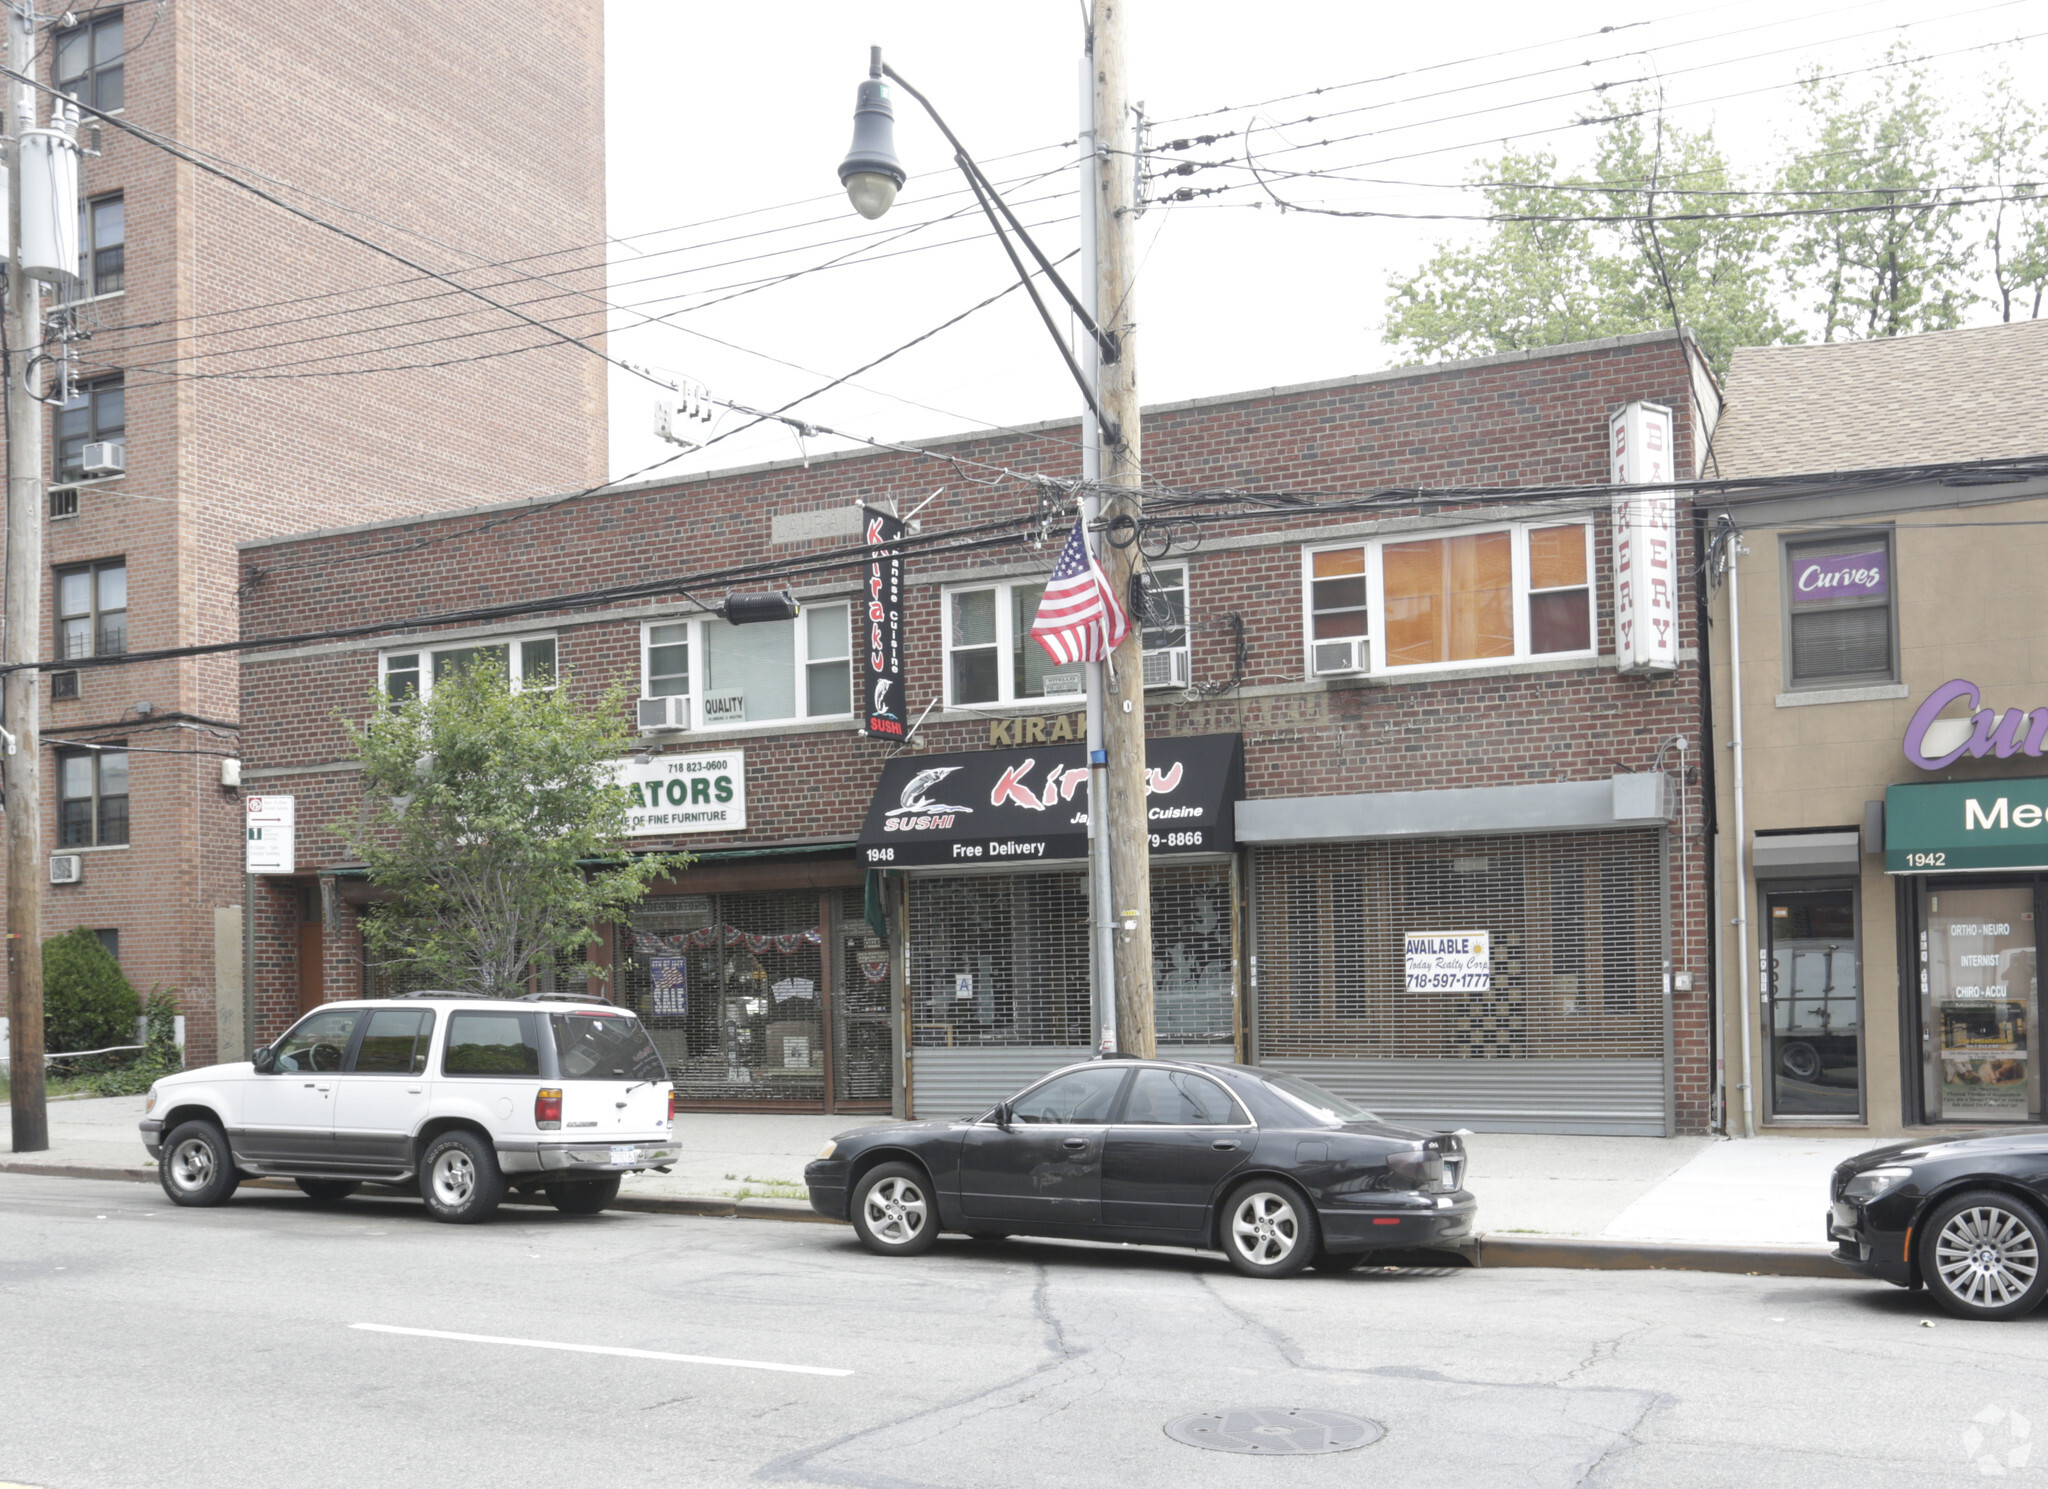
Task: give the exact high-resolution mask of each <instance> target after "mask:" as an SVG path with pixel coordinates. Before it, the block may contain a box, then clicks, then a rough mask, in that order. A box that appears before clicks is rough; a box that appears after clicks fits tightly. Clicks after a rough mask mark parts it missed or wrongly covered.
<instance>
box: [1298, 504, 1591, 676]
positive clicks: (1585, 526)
mask: <svg viewBox="0 0 2048 1489" xmlns="http://www.w3.org/2000/svg"><path fill="white" fill-rule="evenodd" d="M1303 559H1304V562H1303V568H1304V574H1303V591H1304V592H1303V597H1302V601H1303V610H1304V612H1305V614H1304V625H1305V630H1306V632H1307V635H1306V637H1305V640H1306V643H1307V649H1308V653H1309V667H1310V670H1311V671H1312V672H1314V673H1319V674H1325V675H1327V674H1333V673H1347V672H1350V673H1356V672H1390V671H1398V670H1401V669H1405V668H1411V667H1413V668H1423V667H1455V666H1461V665H1470V664H1476V663H1484V662H1492V661H1514V660H1522V659H1531V658H1536V657H1563V656H1589V655H1592V653H1593V638H1594V618H1595V611H1594V604H1593V582H1592V575H1593V527H1592V524H1591V523H1588V522H1566V523H1541V522H1537V523H1517V524H1514V525H1512V526H1502V527H1498V528H1491V529H1487V530H1484V531H1480V532H1458V533H1447V534H1444V535H1442V536H1438V537H1422V538H1398V539H1395V538H1389V539H1376V540H1372V541H1368V542H1364V543H1350V544H1345V545H1342V546H1339V547H1330V548H1315V549H1310V550H1308V551H1307V552H1306V553H1305V554H1304V555H1303Z"/></svg>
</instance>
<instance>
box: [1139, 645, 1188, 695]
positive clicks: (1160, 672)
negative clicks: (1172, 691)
mask: <svg viewBox="0 0 2048 1489" xmlns="http://www.w3.org/2000/svg"><path fill="white" fill-rule="evenodd" d="M1144 672H1145V686H1146V687H1147V688H1185V687H1186V686H1187V685H1188V652H1187V648H1186V647H1184V646H1169V647H1167V648H1165V649H1164V650H1161V651H1148V652H1146V653H1145V667H1144Z"/></svg>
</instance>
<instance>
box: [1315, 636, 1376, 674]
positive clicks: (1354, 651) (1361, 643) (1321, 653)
mask: <svg viewBox="0 0 2048 1489" xmlns="http://www.w3.org/2000/svg"><path fill="white" fill-rule="evenodd" d="M1314 655H1315V667H1316V676H1317V677H1328V676H1330V675H1331V674H1333V673H1340V672H1363V671H1365V638H1364V637H1363V636H1346V637H1344V638H1343V639H1342V640H1340V641H1318V642H1317V643H1316V644H1315V652H1314Z"/></svg>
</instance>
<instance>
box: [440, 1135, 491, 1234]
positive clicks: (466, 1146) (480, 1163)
mask: <svg viewBox="0 0 2048 1489" xmlns="http://www.w3.org/2000/svg"><path fill="white" fill-rule="evenodd" d="M420 1198H421V1199H423V1200H425V1201H426V1202H427V1213H428V1214H429V1215H432V1216H433V1217H434V1218H435V1219H436V1220H446V1221H448V1222H449V1223H451V1224H454V1225H475V1224H476V1223H477V1222H478V1221H482V1220H488V1219H490V1218H491V1216H493V1215H495V1214H496V1213H497V1212H498V1206H499V1204H501V1203H502V1202H503V1201H504V1198H505V1175H504V1174H503V1173H502V1172H500V1171H499V1168H498V1155H497V1154H496V1153H494V1152H492V1151H491V1145H490V1144H489V1143H487V1142H485V1141H484V1140H483V1139H482V1138H480V1137H478V1136H477V1135H476V1134H475V1133H473V1132H464V1131H462V1130H460V1129H457V1130H456V1131H454V1132H444V1133H442V1134H441V1135H440V1136H439V1137H437V1138H435V1139H434V1140H433V1141H432V1142H431V1143H429V1144H427V1152H426V1156H425V1157H424V1158H423V1159H422V1160H421V1161H420Z"/></svg>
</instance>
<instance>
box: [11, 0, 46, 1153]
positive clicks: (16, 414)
mask: <svg viewBox="0 0 2048 1489" xmlns="http://www.w3.org/2000/svg"><path fill="white" fill-rule="evenodd" d="M35 50H36V38H35V12H34V9H33V8H32V7H30V6H27V5H21V6H17V5H14V4H9V5H8V6H7V65H8V66H9V67H10V68H12V69H13V70H14V71H15V72H16V73H19V74H22V75H27V74H29V73H30V72H32V71H33V70H34V68H35ZM6 125H7V136H8V161H9V163H10V165H11V166H12V168H13V174H14V189H13V190H12V191H10V192H8V194H7V197H8V207H7V211H8V216H9V219H10V221H9V228H10V229H11V235H10V238H9V241H10V242H11V243H12V244H13V246H14V249H13V254H12V256H11V257H10V258H9V260H8V263H7V345H8V349H9V353H10V355H9V356H8V359H7V365H6V367H5V368H4V369H0V370H4V374H5V376H6V378H7V569H6V580H7V596H6V620H5V624H6V630H5V632H4V634H0V655H4V656H5V657H6V659H7V661H9V662H10V663H21V662H33V661H36V660H38V654H39V652H40V650H41V646H42V631H43V628H42V625H41V620H42V612H43V511H42V506H43V406H42V405H41V404H40V403H38V402H37V401H36V400H35V399H33V398H31V397H29V395H28V387H27V382H28V375H29V374H28V359H29V358H30V357H31V356H33V355H34V354H35V351H36V348H37V347H38V346H39V345H40V344H41V342H42V339H43V337H42V304H43V287H42V285H41V284H40V283H39V282H38V281H36V280H34V279H31V278H29V277H28V275H26V274H24V273H22V272H21V196H22V169H21V138H22V135H23V133H24V132H25V131H27V130H29V129H32V128H33V127H34V126H35V96H34V94H33V93H32V92H31V91H30V89H29V86H28V85H27V84H26V83H21V82H15V81H12V80H10V81H9V82H8V85H7V111H6ZM0 688H4V694H5V697H4V704H5V708H6V713H7V719H6V724H7V728H8V729H9V730H10V731H11V732H12V734H13V735H14V738H13V740H12V741H11V742H10V745H9V747H8V748H7V751H6V753H5V754H4V755H0V761H4V769H0V780H4V781H5V784H6V790H7V1018H8V1045H9V1049H8V1078H9V1083H10V1084H11V1086H12V1088H13V1089H12V1094H11V1095H10V1097H9V1102H10V1104H11V1105H12V1107H13V1133H14V1151H15V1152H17V1153H40V1152H41V1151H42V1150H43V1149H45V1148H47V1147H49V1146H50V1116H49V1111H48V1109H47V1107H46V1106H45V1105H44V1099H43V1072H44V1065H43V879H42V874H43V862H42V860H43V792H42V769H41V757H42V744H41V735H40V733H39V730H38V726H37V717H36V709H37V696H36V674H35V673H34V672H31V671H21V672H10V673H8V674H7V677H6V681H5V683H4V684H0Z"/></svg>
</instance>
